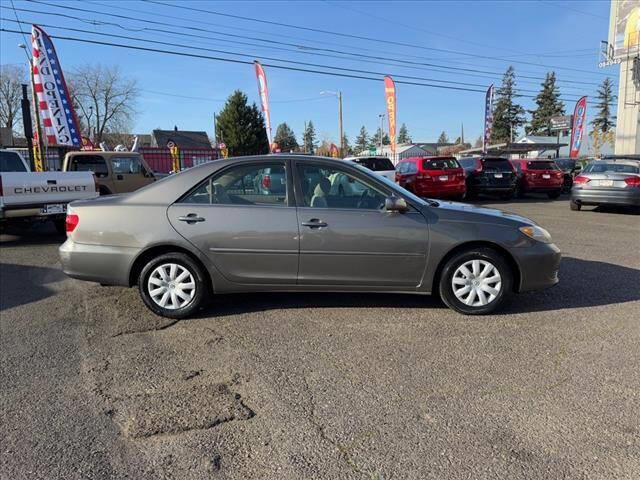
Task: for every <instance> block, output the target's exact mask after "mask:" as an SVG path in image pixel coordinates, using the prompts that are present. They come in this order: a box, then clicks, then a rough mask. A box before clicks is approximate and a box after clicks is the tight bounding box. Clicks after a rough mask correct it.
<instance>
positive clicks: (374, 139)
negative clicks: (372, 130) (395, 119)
mask: <svg viewBox="0 0 640 480" xmlns="http://www.w3.org/2000/svg"><path fill="white" fill-rule="evenodd" d="M380 136H382V145H389V144H391V139H390V138H389V135H388V134H387V133H386V132H382V130H381V129H380V127H378V130H376V134H375V136H374V137H371V138H370V139H369V142H370V145H371V146H373V147H377V146H380Z"/></svg>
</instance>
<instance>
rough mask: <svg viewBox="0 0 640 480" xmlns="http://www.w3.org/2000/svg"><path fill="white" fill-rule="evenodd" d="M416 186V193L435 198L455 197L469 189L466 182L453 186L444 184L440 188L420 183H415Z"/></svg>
mask: <svg viewBox="0 0 640 480" xmlns="http://www.w3.org/2000/svg"><path fill="white" fill-rule="evenodd" d="M414 188H415V194H416V195H418V196H421V197H435V198H443V197H455V196H459V195H463V194H464V192H465V191H466V189H467V188H466V187H465V185H464V184H462V185H451V186H449V185H443V186H441V187H439V188H427V187H425V186H422V185H419V184H414Z"/></svg>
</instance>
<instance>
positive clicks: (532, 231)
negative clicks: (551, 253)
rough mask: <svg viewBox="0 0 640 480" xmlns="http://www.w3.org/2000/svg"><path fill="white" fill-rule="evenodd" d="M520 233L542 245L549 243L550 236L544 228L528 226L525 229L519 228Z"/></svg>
mask: <svg viewBox="0 0 640 480" xmlns="http://www.w3.org/2000/svg"><path fill="white" fill-rule="evenodd" d="M520 231H521V232H522V233H524V234H525V235H526V236H527V237H529V238H533V239H534V240H537V241H539V242H542V243H551V235H549V232H547V231H546V230H545V229H544V228H542V227H539V226H537V225H528V226H526V227H520Z"/></svg>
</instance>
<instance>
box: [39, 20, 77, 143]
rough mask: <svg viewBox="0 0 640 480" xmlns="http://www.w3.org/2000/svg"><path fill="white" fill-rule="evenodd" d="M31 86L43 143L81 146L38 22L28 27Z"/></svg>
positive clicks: (51, 51)
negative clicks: (30, 54)
mask: <svg viewBox="0 0 640 480" xmlns="http://www.w3.org/2000/svg"><path fill="white" fill-rule="evenodd" d="M31 46H32V48H33V65H32V67H31V68H32V71H33V87H34V90H35V92H36V95H37V97H38V108H39V110H40V116H41V118H42V125H43V127H44V137H45V138H44V140H45V141H46V144H47V145H69V146H75V147H79V146H81V145H82V137H81V135H80V128H79V127H80V125H79V123H78V118H77V117H76V113H75V111H74V109H73V102H72V101H71V96H70V95H69V89H68V88H67V83H66V82H65V80H64V75H63V74H62V68H61V66H60V61H59V60H58V55H57V54H56V49H55V48H54V46H53V42H52V41H51V38H49V35H47V34H46V33H45V31H44V30H42V28H40V27H39V26H38V25H33V28H32V30H31Z"/></svg>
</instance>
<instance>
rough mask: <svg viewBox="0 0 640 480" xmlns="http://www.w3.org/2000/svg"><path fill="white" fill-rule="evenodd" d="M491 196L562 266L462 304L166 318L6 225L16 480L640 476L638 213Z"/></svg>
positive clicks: (236, 310)
mask: <svg viewBox="0 0 640 480" xmlns="http://www.w3.org/2000/svg"><path fill="white" fill-rule="evenodd" d="M483 203H486V204H489V205H495V206H498V207H499V208H503V209H506V210H509V211H513V212H516V213H519V214H522V215H525V216H528V217H530V218H533V219H534V220H536V221H537V222H539V223H540V224H541V225H542V226H544V227H546V228H547V229H548V230H549V231H550V232H551V234H552V236H553V237H554V240H555V242H556V243H557V245H558V246H559V247H560V248H561V249H562V251H563V262H562V266H561V270H560V284H559V285H558V286H557V287H555V288H553V289H550V290H546V291H543V292H537V293H530V294H523V295H517V296H514V297H513V299H512V301H511V302H510V304H509V305H508V307H507V309H506V310H505V311H503V312H501V313H499V314H497V315H491V316H486V317H464V316H461V315H458V314H456V313H454V312H452V311H450V310H448V309H447V308H445V307H444V306H443V304H442V303H441V302H440V301H439V300H437V299H434V298H429V297H426V298H424V297H419V296H411V295H385V294H327V293H323V294H254V295H233V296H226V297H220V298H216V299H215V300H214V302H213V303H212V305H211V307H210V308H208V309H207V310H205V311H203V312H202V313H201V314H200V315H199V316H198V317H197V318H193V319H189V320H182V321H174V320H168V319H163V318H160V317H156V316H155V315H153V314H152V313H150V312H149V311H148V310H147V309H146V308H145V307H144V305H143V304H142V301H141V300H140V299H139V297H138V293H137V290H136V289H124V288H115V287H100V286H99V285H96V284H92V283H86V282H80V281H75V280H71V279H68V278H66V277H65V276H64V274H63V273H62V272H61V271H60V265H59V262H58V257H57V247H58V245H59V244H60V243H61V242H62V241H63V240H64V238H62V237H60V236H57V235H56V234H55V233H53V232H54V231H53V229H52V228H38V229H35V230H33V231H18V232H14V233H13V234H11V233H10V234H4V235H1V236H0V385H1V388H0V478H2V479H27V478H28V479H86V478H91V479H110V478H113V479H120V478H132V479H164V478H167V479H169V478H172V479H202V478H213V479H218V478H219V479H316V478H318V479H509V480H511V479H542V478H545V479H547V478H553V479H555V478H564V479H607V480H608V479H633V480H636V479H638V478H640V316H639V315H638V311H639V310H640V216H638V215H630V214H627V213H623V212H617V211H604V212H601V211H591V210H583V211H581V212H571V211H570V210H569V206H568V202H567V201H566V199H562V200H557V201H548V200H547V199H546V198H530V199H525V200H523V201H518V202H513V203H509V202H495V201H492V200H486V201H485V202H483Z"/></svg>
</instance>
